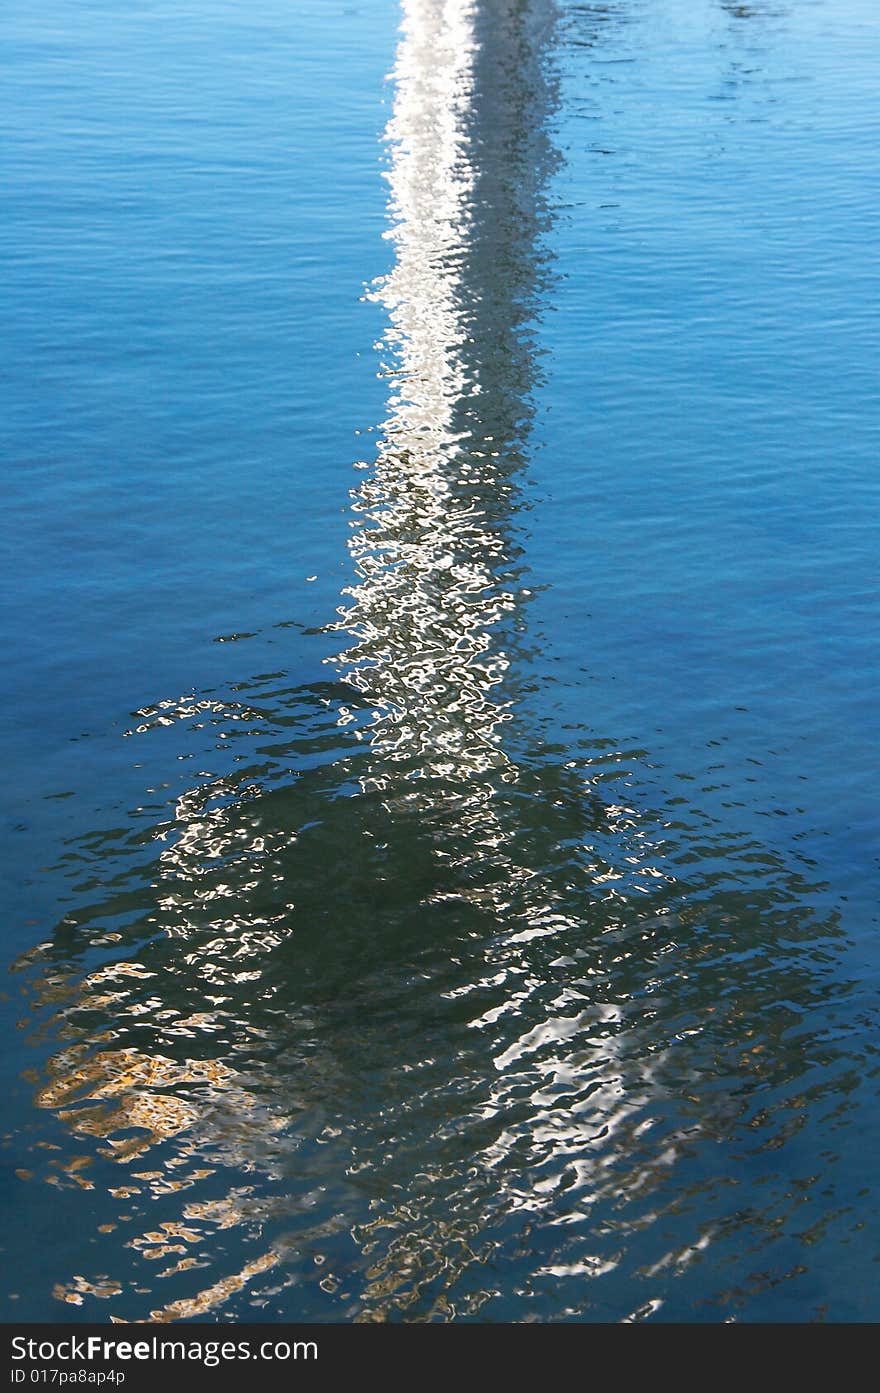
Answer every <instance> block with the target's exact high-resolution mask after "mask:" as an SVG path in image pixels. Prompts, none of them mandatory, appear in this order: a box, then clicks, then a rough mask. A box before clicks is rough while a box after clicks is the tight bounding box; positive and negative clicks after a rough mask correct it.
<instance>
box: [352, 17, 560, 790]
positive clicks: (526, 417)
mask: <svg viewBox="0 0 880 1393" xmlns="http://www.w3.org/2000/svg"><path fill="white" fill-rule="evenodd" d="M552 18H553V11H552V7H551V6H550V5H549V4H548V3H545V0H535V2H534V3H529V4H524V3H522V0H489V3H484V4H482V5H478V4H476V3H474V0H447V3H445V4H438V3H435V2H434V0H405V3H404V5H403V35H402V39H401V43H400V46H399V49H398V54H397V63H396V67H395V70H394V74H393V77H394V82H395V97H394V107H393V114H392V117H391V120H390V123H389V126H388V129H387V132H386V135H387V140H388V142H389V145H390V149H391V160H390V169H389V171H388V179H389V185H390V200H389V211H390V218H391V222H392V226H391V229H390V232H389V234H388V235H389V237H390V239H391V241H392V244H393V247H394V253H395V261H394V266H393V269H392V270H391V272H390V274H389V275H388V276H387V277H386V278H385V280H384V281H383V282H382V283H381V285H380V286H379V287H378V288H377V289H376V290H375V291H374V294H375V297H376V299H378V300H379V301H380V302H381V303H382V304H383V306H384V307H385V308H386V311H387V315H388V321H389V324H388V329H387V331H386V334H385V337H384V341H383V344H382V348H383V350H384V357H385V358H386V360H387V362H386V363H385V365H384V371H385V372H386V373H387V375H388V379H389V386H390V392H389V399H388V417H387V419H386V421H385V422H384V424H383V427H382V438H381V441H380V444H379V447H378V458H377V460H376V462H375V464H374V466H373V467H372V468H369V467H368V466H366V465H365V466H363V467H364V468H365V469H367V473H366V475H365V478H364V480H363V482H362V483H361V485H360V487H359V488H358V489H357V491H356V493H355V496H354V511H355V516H356V524H357V525H356V526H355V528H354V530H353V534H352V538H351V542H350V547H351V553H352V557H353V559H354V563H355V567H356V572H357V581H356V583H355V584H354V585H353V586H352V587H351V589H350V592H349V593H350V597H351V605H350V607H349V608H348V609H347V610H345V611H344V612H343V620H342V624H343V625H344V627H345V629H346V630H348V631H350V632H351V633H352V634H353V636H354V642H353V643H352V644H351V645H350V646H349V647H348V649H347V651H346V652H345V653H344V654H343V655H342V659H341V661H342V663H343V665H344V666H345V667H347V669H348V672H347V677H348V680H349V681H350V682H351V683H352V685H353V686H355V687H356V688H357V689H358V690H359V691H360V692H361V693H362V694H363V695H364V697H365V699H366V700H367V701H368V702H370V703H372V705H373V706H374V708H375V709H374V717H373V726H372V730H371V747H372V757H371V759H370V761H369V767H368V770H367V772H366V773H365V775H364V784H365V786H366V787H369V788H374V789H379V790H385V791H390V790H391V789H392V786H394V787H395V788H398V789H399V788H400V784H399V780H400V779H401V777H403V778H405V779H406V780H409V781H419V782H413V783H412V784H411V786H410V788H409V789H408V791H407V792H406V793H405V795H404V796H406V797H408V798H410V799H412V800H415V802H417V803H418V804H419V806H421V807H423V808H424V807H426V806H432V805H434V804H436V801H437V799H438V798H441V800H448V799H449V797H450V796H452V797H454V798H456V799H458V800H459V801H460V802H461V801H462V800H463V801H464V803H466V804H467V806H468V807H469V808H473V807H475V806H476V805H477V804H479V803H481V802H482V803H485V802H486V800H487V798H488V797H489V795H490V789H489V788H488V786H487V785H485V784H483V783H481V780H482V779H483V777H484V776H485V775H487V773H488V772H489V771H491V770H494V769H498V768H501V769H503V767H504V765H505V762H506V757H505V755H504V753H503V751H502V747H501V732H502V726H503V724H504V722H505V721H506V720H507V719H509V717H510V715H511V712H510V695H509V692H507V691H506V690H505V679H506V678H507V677H508V674H509V670H510V665H511V654H510V643H511V630H512V629H514V628H515V625H516V609H517V604H518V600H519V598H520V595H521V586H520V584H519V582H520V573H519V569H518V544H517V524H516V520H515V509H516V508H517V506H521V505H522V499H521V498H519V497H518V485H517V482H516V476H517V473H518V471H519V470H520V468H521V465H522V453H523V446H524V443H525V439H526V436H527V434H528V430H529V426H530V420H531V415H532V407H531V402H530V393H531V390H532V388H533V385H534V381H535V373H536V362H535V346H534V342H533V338H532V330H531V320H532V316H533V313H534V302H535V296H536V291H537V288H538V285H539V283H540V281H541V279H542V277H544V276H546V259H545V256H544V254H543V251H542V249H541V245H540V234H541V230H542V227H543V225H544V222H545V219H546V212H545V208H544V203H543V199H542V185H543V183H544V180H545V178H546V175H547V172H548V171H549V169H550V168H551V166H552V163H553V159H554V154H553V149H552V146H551V144H550V141H549V138H548V136H547V133H546V118H547V114H548V112H549V110H550V109H551V107H552V103H553V99H554V96H553V89H552V85H551V84H550V82H549V81H548V78H547V75H546V72H545V67H544V64H543V63H542V56H543V55H542V50H543V46H544V42H545V39H546V36H547V34H548V31H549V27H550V25H551V22H552ZM441 790H442V793H441Z"/></svg>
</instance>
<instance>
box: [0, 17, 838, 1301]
mask: <svg viewBox="0 0 880 1393" xmlns="http://www.w3.org/2000/svg"><path fill="white" fill-rule="evenodd" d="M597 8H599V9H605V10H607V11H608V12H609V13H610V14H613V7H610V6H606V7H597ZM403 12H404V25H403V31H402V36H401V40H400V46H399V50H398V55H397V66H396V69H395V73H394V82H395V97H394V109H393V115H392V118H391V122H390V126H389V130H388V139H389V150H390V160H389V169H388V177H389V183H390V231H389V235H390V237H391V239H392V243H393V248H394V266H393V269H392V270H391V272H390V274H389V276H388V277H387V279H386V280H385V281H384V282H383V283H382V285H381V286H378V287H376V288H375V290H374V292H373V293H374V294H375V295H376V297H377V298H378V299H379V300H380V301H381V303H382V304H383V306H384V307H385V309H386V313H387V323H388V329H387V333H386V336H385V340H384V343H383V345H382V354H383V358H384V359H385V363H386V365H385V368H384V371H385V372H386V373H387V376H388V383H389V405H388V417H387V420H386V421H385V422H384V424H383V427H382V431H381V440H380V443H379V446H378V455H377V459H376V461H375V462H374V463H372V464H370V465H366V464H363V465H362V466H361V471H362V476H361V482H360V484H359V486H358V487H357V488H356V489H355V490H354V493H353V515H352V522H353V527H352V534H351V554H352V559H353V567H354V573H355V580H354V583H353V585H352V587H351V589H350V592H349V593H348V594H347V596H346V598H345V603H344V605H343V607H342V612H341V614H340V617H339V621H338V625H337V627H338V629H339V632H340V634H341V635H344V637H343V638H342V640H341V643H342V645H343V651H342V652H341V654H340V656H339V658H338V659H336V660H335V662H334V663H333V664H331V666H330V668H329V669H328V670H327V675H326V678H324V679H322V680H316V681H315V682H313V683H312V684H311V685H306V686H303V685H299V686H291V685H290V684H289V682H288V681H287V679H286V677H285V675H284V674H283V673H268V674H262V675H258V676H255V677H252V678H247V679H243V680H241V681H238V682H235V683H232V684H230V687H229V689H228V690H227V691H225V692H211V693H205V694H202V695H200V696H193V697H185V698H181V699H168V700H165V701H161V702H158V703H157V704H155V705H154V706H151V707H148V708H144V710H142V711H140V712H138V713H137V715H136V718H135V724H134V725H133V727H132V729H131V731H130V732H129V737H130V739H131V740H132V742H134V743H135V744H143V745H145V746H147V747H150V745H151V742H152V748H153V750H154V753H152V754H151V755H147V754H144V755H142V756H141V758H142V760H143V761H144V763H145V765H146V764H147V761H148V760H149V764H148V766H147V767H148V768H149V769H150V771H152V772H153V774H154V777H153V788H154V789H155V790H157V791H156V792H155V793H153V794H152V795H151V796H152V798H153V803H152V804H150V803H149V802H148V801H147V797H148V796H147V795H145V802H144V805H143V806H142V807H141V808H139V809H137V810H134V809H133V810H132V817H131V820H130V822H128V823H127V824H126V825H124V826H121V827H118V828H115V829H112V830H100V831H95V832H93V833H92V834H90V835H86V836H82V837H80V838H78V839H76V840H75V841H73V842H71V843H70V844H69V845H68V846H67V848H66V850H65V854H64V858H63V863H62V869H63V872H64V875H65V876H66V878H67V883H68V885H69V900H70V908H69V910H68V912H67V913H66V914H65V916H64V919H63V920H62V922H61V923H59V924H58V926H57V928H56V930H55V932H54V934H53V935H52V938H51V940H50V941H48V942H46V943H44V944H42V945H40V947H39V948H38V949H36V950H35V951H34V952H33V953H31V954H29V955H28V956H27V958H26V959H23V960H21V961H20V962H19V963H18V964H17V965H16V966H17V969H18V970H19V971H20V972H21V973H22V974H23V975H24V979H25V980H26V982H27V983H28V986H29V990H30V992H31V998H32V1000H31V1005H32V1006H33V1011H32V1015H33V1017H34V1018H35V1020H36V1021H37V1022H38V1024H37V1026H36V1028H35V1029H34V1032H33V1040H34V1049H35V1051H38V1052H39V1053H40V1054H41V1056H42V1059H43V1062H42V1063H41V1064H40V1065H39V1067H38V1068H36V1067H35V1069H34V1071H33V1079H34V1083H35V1087H36V1103H37V1106H38V1108H39V1109H41V1110H42V1111H41V1113H40V1114H38V1116H39V1118H40V1123H39V1129H38V1132H39V1136H38V1140H37V1141H36V1142H35V1145H34V1149H33V1155H34V1158H35V1159H34V1161H33V1171H34V1183H35V1184H36V1183H39V1181H41V1180H43V1181H47V1182H48V1183H50V1184H51V1185H52V1186H53V1187H54V1189H55V1192H56V1193H55V1200H56V1203H57V1206H58V1211H57V1212H58V1214H59V1215H61V1216H62V1217H63V1219H64V1225H63V1227H64V1229H65V1231H70V1232H71V1233H72V1234H75V1235H76V1239H75V1242H74V1245H73V1247H72V1248H71V1250H70V1251H68V1250H67V1249H66V1248H65V1247H64V1243H63V1242H62V1241H60V1240H59V1242H58V1245H57V1249H56V1252H55V1254H54V1256H53V1255H52V1254H51V1253H47V1252H45V1251H44V1252H43V1253H42V1258H41V1261H42V1264H43V1269H44V1271H45V1269H46V1268H47V1267H48V1268H49V1269H50V1270H51V1274H52V1277H51V1280H54V1281H57V1286H56V1290H55V1295H56V1296H57V1297H58V1298H60V1299H61V1300H62V1301H65V1302H67V1303H69V1308H68V1312H69V1314H70V1316H71V1317H72V1318H80V1317H81V1318H96V1317H97V1316H99V1315H102V1314H105V1313H111V1314H113V1315H114V1316H116V1317H119V1318H124V1319H131V1318H143V1317H146V1316H147V1315H149V1314H150V1313H152V1314H153V1315H154V1316H155V1317H156V1318H159V1319H169V1320H170V1319H181V1318H187V1317H193V1316H199V1315H203V1314H211V1315H213V1314H215V1313H216V1314H217V1315H218V1316H223V1315H225V1316H238V1317H239V1318H241V1317H243V1316H247V1317H250V1318H253V1319H273V1318H278V1317H287V1318H303V1319H309V1318H312V1319H351V1318H356V1319H365V1320H373V1319H376V1320H379V1319H401V1318H403V1319H450V1318H453V1317H459V1318H462V1317H463V1318H466V1317H473V1316H479V1317H480V1318H482V1319H533V1318H543V1319H566V1318H583V1319H596V1318H600V1319H601V1318H604V1319H625V1318H637V1317H639V1316H648V1315H651V1314H652V1313H654V1312H660V1313H662V1314H671V1315H679V1316H680V1315H681V1314H682V1313H683V1312H684V1313H690V1314H693V1312H694V1311H699V1310H704V1311H705V1312H706V1313H707V1315H706V1318H708V1319H719V1318H721V1317H723V1315H725V1314H729V1313H734V1314H735V1313H736V1312H737V1311H738V1310H739V1309H740V1307H741V1306H743V1305H746V1306H747V1305H748V1302H749V1299H750V1298H751V1297H752V1296H754V1295H755V1294H756V1293H759V1292H766V1291H767V1290H769V1289H770V1288H772V1287H774V1286H776V1285H778V1284H779V1283H781V1282H783V1281H784V1279H786V1278H793V1277H799V1278H800V1280H801V1283H802V1286H801V1288H800V1289H799V1299H800V1300H801V1301H802V1302H805V1301H806V1302H807V1303H809V1301H811V1300H812V1301H813V1302H814V1304H819V1303H820V1302H821V1300H822V1299H823V1297H824V1295H825V1293H824V1292H823V1291H822V1290H821V1289H820V1288H819V1287H815V1289H814V1288H813V1287H811V1286H810V1282H812V1281H813V1278H812V1277H811V1276H810V1273H809V1263H808V1260H807V1259H805V1257H804V1252H805V1247H804V1242H805V1240H804V1239H803V1236H802V1234H801V1230H802V1229H803V1230H806V1229H807V1228H808V1226H809V1223H810V1220H809V1217H804V1218H803V1222H802V1223H801V1222H800V1220H799V1219H798V1220H797V1221H796V1220H795V1218H794V1217H792V1216H795V1215H799V1214H800V1213H801V1212H802V1211H803V1213H804V1214H808V1211H809V1202H810V1200H811V1198H812V1196H813V1194H814V1193H815V1191H816V1189H817V1188H818V1187H821V1186H823V1185H825V1186H827V1185H828V1184H829V1183H830V1181H829V1175H828V1166H829V1165H830V1164H831V1163H830V1161H827V1160H823V1159H821V1156H822V1155H829V1154H830V1153H824V1152H823V1151H822V1147H821V1144H820V1143H819V1142H818V1141H817V1139H816V1137H815V1136H814V1135H813V1133H812V1131H811V1128H812V1125H813V1124H812V1118H813V1116H814V1114H816V1112H817V1110H818V1111H819V1112H821V1114H822V1115H823V1118H825V1121H824V1123H823V1125H824V1126H825V1127H826V1128H829V1129H833V1127H834V1125H835V1121H834V1119H835V1118H836V1117H841V1116H843V1114H844V1113H845V1111H846V1109H847V1107H848V1098H849V1095H850V1093H851V1092H852V1091H853V1089H854V1088H855V1086H856V1084H857V1074H856V1070H857V1061H856V1059H855V1057H854V1056H853V1054H852V1051H851V1049H849V1047H848V1046H846V1044H845V1043H844V1042H843V1041H842V1037H841V1034H840V1028H839V1022H838V1025H837V1026H835V1024H834V1022H835V1019H836V1016H835V1012H836V1011H837V1010H838V1006H839V1007H840V1008H843V1007H844V1006H845V1003H846V993H847V987H846V985H845V984H844V983H841V981H840V980H839V964H838V958H839V940H840V936H839V930H838V926H837V921H836V917H835V914H834V912H833V909H831V908H830V907H826V908H822V906H823V904H824V899H823V895H822V892H821V887H817V886H815V885H814V884H812V883H811V882H810V869H809V866H807V865H803V864H800V863H797V862H796V861H793V860H792V859H791V858H783V857H782V856H781V855H779V854H778V853H777V852H775V851H774V850H773V849H772V848H770V847H768V846H765V845H762V844H760V843H759V842H758V841H757V840H755V839H754V838H753V837H752V836H751V835H750V834H749V833H747V832H743V831H739V830H737V828H736V826H735V825H727V824H726V823H724V822H722V821H720V820H719V818H718V816H717V814H712V813H708V812H704V811H701V809H700V807H699V806H697V804H696V803H695V802H693V801H692V800H691V798H690V796H689V793H688V787H689V786H688V785H687V784H686V783H685V782H679V781H672V782H671V783H669V782H667V787H666V788H662V787H660V786H658V774H657V771H656V770H654V769H652V766H651V763H650V760H649V758H648V755H647V753H646V752H645V751H644V750H641V749H638V748H630V747H628V746H622V745H620V744H619V743H617V742H615V740H613V739H609V738H606V737H604V736H602V735H600V734H597V733H596V732H593V731H591V730H590V729H589V727H588V726H586V725H585V726H584V728H583V729H581V730H580V731H579V732H576V733H575V734H574V735H572V733H571V732H568V733H567V736H566V740H565V743H562V742H561V741H560V740H559V739H558V737H555V736H554V735H553V733H552V732H550V731H545V730H543V729H542V726H541V723H540V721H536V720H535V719H533V718H530V717H529V716H528V715H527V712H526V706H525V703H524V701H523V700H522V693H523V690H524V689H525V687H527V686H528V685H529V684H531V685H532V686H533V687H534V684H535V683H536V682H540V680H541V655H540V654H535V653H534V652H532V651H530V649H529V647H528V638H527V632H526V617H525V612H526V607H527V600H528V589H529V575H528V572H527V570H526V567H525V560H524V541H525V536H524V533H525V525H526V524H525V519H526V516H527V505H526V499H525V494H524V492H523V490H524V472H523V471H524V465H525V462H526V458H527V451H528V442H529V433H530V429H531V425H532V417H533V412H534V409H535V408H534V404H533V403H534V398H535V393H536V386H537V385H538V383H539V361H538V351H537V344H536V338H535V328H534V324H535V319H536V316H537V314H538V313H539V310H540V305H541V302H542V299H543V297H544V296H545V295H546V292H547V289H548V286H549V284H550V282H551V278H552V267H551V266H550V264H549V261H548V256H547V252H546V250H545V234H546V229H547V226H548V218H549V213H548V207H547V204H546V202H545V192H544V191H545V188H546V184H547V180H548V177H549V175H550V174H551V172H552V170H553V168H554V165H555V162H556V159H557V156H556V153H555V151H554V148H553V144H552V140H551V136H550V127H551V122H552V115H553V109H554V103H555V100H556V97H555V86H554V77H553V69H552V62H551V58H550V52H551V48H550V44H551V38H552V34H553V26H554V13H553V10H552V9H551V7H550V6H549V5H547V4H545V3H543V0H533V3H526V2H525V0H486V2H485V3H484V4H482V5H480V6H479V7H475V6H473V5H470V4H468V3H466V2H465V0H448V3H446V4H445V5H438V4H435V3H432V2H431V0H404V4H403ZM239 651H245V650H239V649H236V648H232V649H230V652H231V653H232V654H233V655H234V654H236V653H237V652H239ZM182 758H184V759H186V761H187V765H188V767H195V768H196V769H197V770H198V773H197V776H196V777H195V778H189V779H188V780H187V782H188V786H187V787H185V788H184V789H182V791H180V792H179V793H177V794H175V795H174V796H170V795H169V794H168V793H167V792H165V791H163V785H162V779H161V777H160V776H159V775H156V771H157V770H160V771H164V774H165V775H166V776H167V781H166V783H165V785H164V789H166V790H167V788H168V787H169V784H170V782H171V781H172V780H173V779H174V778H176V777H177V774H178V773H179V770H180V766H179V765H176V761H177V760H180V759H182ZM185 767H186V766H185ZM175 768H176V770H177V772H176V773H175V772H174V771H175ZM169 771H171V772H169ZM169 797H170V801H166V800H167V799H168V798H169ZM835 995H836V996H837V998H838V999H839V1000H838V1004H837V1005H835ZM835 1031H836V1032H837V1033H836V1034H835ZM848 1051H849V1052H848ZM35 1057H36V1056H35ZM743 1196H745V1198H744V1197H743ZM84 1215H85V1216H87V1217H83V1216H84ZM84 1226H86V1227H87V1228H88V1233H89V1241H88V1244H86V1242H85V1241H84V1239H83V1237H82V1235H83V1232H84V1231H85V1230H84ZM92 1240H93V1241H92ZM804 1282H806V1284H807V1285H806V1287H804V1286H803V1283H804ZM36 1283H37V1279H36V1278H34V1283H33V1285H36ZM43 1285H45V1281H44V1282H43ZM102 1302H103V1303H104V1304H101V1303H102ZM701 1303H702V1305H701ZM55 1309H56V1311H57V1310H60V1309H61V1308H59V1307H56V1308H55ZM22 1314H24V1312H22Z"/></svg>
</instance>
